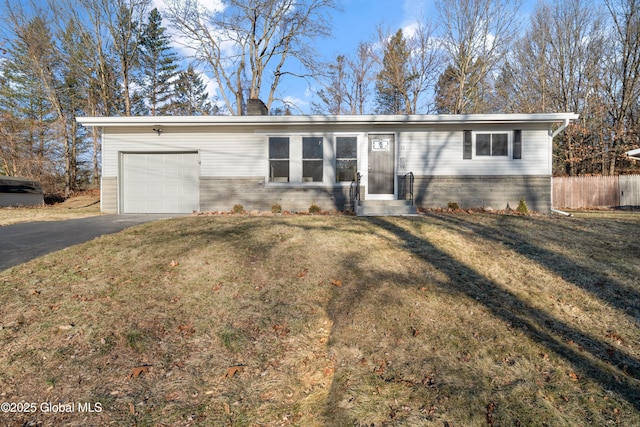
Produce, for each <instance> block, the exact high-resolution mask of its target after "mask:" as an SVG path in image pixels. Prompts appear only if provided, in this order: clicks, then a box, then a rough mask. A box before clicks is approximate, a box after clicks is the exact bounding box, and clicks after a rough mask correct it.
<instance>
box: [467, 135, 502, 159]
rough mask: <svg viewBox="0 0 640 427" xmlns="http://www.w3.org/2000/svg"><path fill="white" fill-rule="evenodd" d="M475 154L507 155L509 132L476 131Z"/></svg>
mask: <svg viewBox="0 0 640 427" xmlns="http://www.w3.org/2000/svg"><path fill="white" fill-rule="evenodd" d="M475 137H476V156H492V157H495V156H508V155H509V134H508V133H507V132H500V133H476V134H475Z"/></svg>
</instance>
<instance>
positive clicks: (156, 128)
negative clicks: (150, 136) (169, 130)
mask: <svg viewBox="0 0 640 427" xmlns="http://www.w3.org/2000/svg"><path fill="white" fill-rule="evenodd" d="M153 131H154V132H158V136H160V134H161V133H162V128H161V127H160V126H158V127H155V128H153Z"/></svg>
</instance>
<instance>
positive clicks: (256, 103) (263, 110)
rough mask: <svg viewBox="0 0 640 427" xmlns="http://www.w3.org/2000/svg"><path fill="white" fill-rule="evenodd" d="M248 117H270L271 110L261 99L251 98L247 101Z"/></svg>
mask: <svg viewBox="0 0 640 427" xmlns="http://www.w3.org/2000/svg"><path fill="white" fill-rule="evenodd" d="M247 115H248V116H268V115H269V110H267V106H266V105H264V102H262V100H261V99H258V98H250V99H249V100H247Z"/></svg>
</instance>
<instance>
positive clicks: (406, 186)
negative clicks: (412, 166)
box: [400, 172, 414, 205]
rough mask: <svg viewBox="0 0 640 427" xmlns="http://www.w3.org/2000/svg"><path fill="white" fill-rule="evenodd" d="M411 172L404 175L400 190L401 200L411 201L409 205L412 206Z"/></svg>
mask: <svg viewBox="0 0 640 427" xmlns="http://www.w3.org/2000/svg"><path fill="white" fill-rule="evenodd" d="M413 179H414V177H413V172H409V173H407V174H405V176H404V177H403V181H402V182H403V185H402V188H401V193H400V194H401V195H402V196H401V198H402V199H403V200H411V204H412V205H413V204H414V201H413Z"/></svg>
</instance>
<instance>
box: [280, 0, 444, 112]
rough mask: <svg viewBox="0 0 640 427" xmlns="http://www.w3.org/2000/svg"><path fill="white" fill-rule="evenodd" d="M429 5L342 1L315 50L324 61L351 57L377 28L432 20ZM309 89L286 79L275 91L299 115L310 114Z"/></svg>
mask: <svg viewBox="0 0 640 427" xmlns="http://www.w3.org/2000/svg"><path fill="white" fill-rule="evenodd" d="M433 3H434V2H433V0H343V1H342V7H341V8H340V10H339V11H335V12H334V13H333V15H332V22H333V29H332V36H331V37H330V38H326V39H323V40H322V41H320V42H319V43H318V44H317V46H316V48H317V51H318V53H319V54H320V56H321V57H322V58H323V59H325V60H331V59H333V58H335V57H336V56H337V55H340V54H346V55H350V54H353V53H355V52H356V48H357V46H358V44H359V43H360V42H367V41H368V42H373V41H375V39H376V28H377V27H378V26H380V25H381V26H382V27H383V28H388V29H390V30H392V31H396V30H398V29H400V28H407V27H409V26H411V25H414V24H415V23H416V20H418V19H419V18H420V17H424V16H427V17H429V16H430V15H432V16H434V17H435V7H434V5H433ZM312 84H313V83H312ZM313 89H316V88H315V87H313V86H310V85H309V84H308V83H307V82H304V81H293V80H288V81H286V82H283V83H282V84H281V87H280V91H279V92H280V95H282V96H283V97H285V98H288V99H290V100H291V101H292V102H294V103H295V104H296V106H298V107H299V108H300V109H301V110H302V112H303V113H310V107H311V105H310V104H311V101H312V96H311V93H310V92H311V91H312V90H313Z"/></svg>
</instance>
